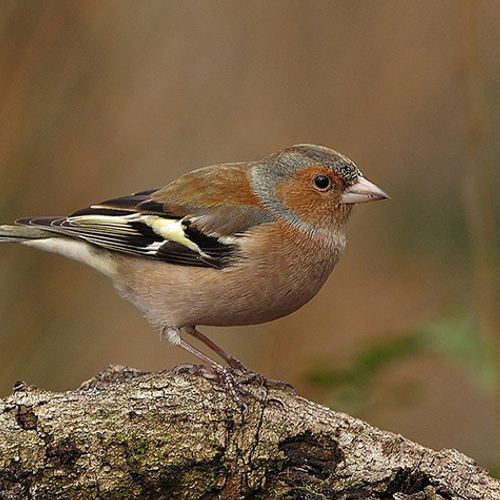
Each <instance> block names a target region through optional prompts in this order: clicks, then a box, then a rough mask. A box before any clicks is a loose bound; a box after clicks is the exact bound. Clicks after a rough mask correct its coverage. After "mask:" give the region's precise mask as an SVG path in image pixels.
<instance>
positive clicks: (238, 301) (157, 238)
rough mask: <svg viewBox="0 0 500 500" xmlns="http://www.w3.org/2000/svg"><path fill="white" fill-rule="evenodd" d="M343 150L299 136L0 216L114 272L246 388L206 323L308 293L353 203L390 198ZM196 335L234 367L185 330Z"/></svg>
mask: <svg viewBox="0 0 500 500" xmlns="http://www.w3.org/2000/svg"><path fill="white" fill-rule="evenodd" d="M387 197H388V196H387V194H386V193H385V192H384V191H382V190H381V189H380V188H378V187H377V186H375V184H373V183H371V182H370V181H368V180H367V179H366V178H365V177H364V176H363V174H362V173H361V172H360V171H359V170H358V168H357V167H356V165H355V164H354V163H353V162H352V161H351V160H350V159H349V158H347V157H345V156H343V155H341V154H340V153H337V152H335V151H333V150H331V149H328V148H326V147H322V146H315V145H309V144H300V145H296V146H293V147H291V148H288V149H284V150H281V151H278V152H277V153H274V154H271V155H270V156H268V157H266V158H264V159H262V160H259V161H254V162H249V163H228V164H222V165H213V166H208V167H204V168H200V169H198V170H194V171H192V172H189V173H187V174H185V175H183V176H181V177H180V178H178V179H177V180H175V181H173V182H171V183H170V184H168V185H167V186H165V187H163V188H157V189H149V190H147V191H140V192H137V193H134V194H131V195H128V196H123V197H120V198H114V199H111V200H107V201H104V202H102V203H98V204H96V205H91V206H90V207H88V208H84V209H82V210H79V211H77V212H75V213H73V214H72V215H70V216H68V217H29V218H23V219H19V220H17V221H16V225H3V226H0V241H10V242H18V243H21V244H23V245H27V246H30V247H34V248H38V249H40V250H46V251H48V252H53V253H56V254H60V255H63V256H65V257H69V258H70V259H74V260H76V261H78V262H81V263H83V264H86V265H88V266H90V267H92V268H94V269H95V270H97V271H99V272H101V273H103V274H105V275H107V276H108V277H109V278H111V280H112V281H113V283H114V284H115V286H116V288H117V289H118V291H119V293H120V294H121V295H122V296H123V297H125V298H126V299H128V300H130V301H131V302H132V303H133V304H135V305H136V306H137V307H138V308H139V309H141V310H142V311H143V312H144V314H145V316H146V317H147V319H148V320H149V321H150V322H151V323H152V324H153V325H154V326H156V327H158V328H159V329H160V330H161V332H162V333H163V334H164V335H165V336H166V337H167V338H168V340H169V341H170V342H171V343H172V344H174V345H179V346H181V347H183V348H184V349H186V350H187V351H189V352H191V353H192V354H194V355H195V356H197V357H198V358H199V359H201V360H202V361H203V362H204V363H206V364H207V365H208V367H209V369H211V371H212V372H213V373H215V374H217V376H219V377H221V378H223V379H224V381H225V383H226V384H227V386H228V387H229V388H230V390H231V392H232V394H233V396H234V397H235V398H236V399H238V396H237V394H236V392H240V393H249V392H250V391H248V390H247V389H245V388H243V387H242V384H240V382H239V379H238V376H237V375H239V376H240V378H247V379H248V377H243V375H247V374H248V373H253V372H250V371H249V370H248V369H247V368H246V367H245V366H244V365H243V363H241V362H240V361H239V360H237V359H236V358H234V357H233V356H231V355H230V354H228V353H226V352H225V351H224V350H223V349H221V348H220V347H219V346H217V345H216V344H215V343H213V342H212V341H211V340H210V339H208V338H207V337H205V336H204V335H203V334H202V333H201V332H200V331H199V330H198V329H197V326H198V325H213V326H232V325H250V324H257V323H262V322H266V321H271V320H274V319H277V318H280V317H282V316H286V315H287V314H290V313H292V312H293V311H296V310H297V309H299V308H300V307H301V306H303V305H304V304H305V303H306V302H308V301H309V300H310V299H311V298H312V297H314V295H316V293H317V292H318V291H319V289H320V288H321V287H322V285H323V284H324V283H325V281H326V279H327V278H328V276H329V275H330V273H331V272H332V270H333V268H334V266H335V264H336V263H337V261H338V260H339V258H340V256H341V254H342V252H343V251H344V248H345V245H346V235H345V226H346V222H347V219H348V218H349V215H350V213H351V211H352V207H353V206H354V205H355V204H356V203H363V202H368V201H372V200H380V199H384V198H387ZM182 332H185V333H186V334H190V335H192V336H194V337H196V338H198V339H199V340H201V341H202V342H204V343H205V344H206V345H207V346H208V347H209V348H210V349H212V350H213V351H214V352H215V353H217V354H218V355H219V356H220V357H221V358H222V359H224V360H225V361H226V362H227V364H228V365H229V367H230V369H228V368H226V367H224V366H222V365H221V364H220V363H218V362H216V361H215V360H214V359H212V358H211V357H209V356H207V355H206V354H204V353H203V352H202V351H200V350H198V349H197V348H195V347H194V346H193V345H191V344H190V343H188V342H187V341H186V340H185V339H183V338H182V336H181V333H182Z"/></svg>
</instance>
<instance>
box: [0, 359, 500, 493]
mask: <svg viewBox="0 0 500 500" xmlns="http://www.w3.org/2000/svg"><path fill="white" fill-rule="evenodd" d="M269 397H270V398H275V399H278V400H280V401H281V403H277V402H272V403H269V404H266V405H263V404H261V403H258V402H250V403H249V408H248V411H247V412H243V411H242V409H241V408H240V407H239V406H238V405H236V404H235V403H234V401H233V400H232V399H231V397H230V396H228V394H226V392H225V391H224V390H222V388H221V387H220V386H219V385H218V384H217V383H216V382H214V381H211V380H207V379H206V378H204V377H202V376H196V375H189V374H182V373H173V372H164V373H142V372H139V371H137V370H133V369H129V368H124V367H117V366H111V367H109V368H108V369H106V370H105V371H103V372H102V373H100V374H98V375H97V376H96V377H95V378H93V379H92V380H90V381H88V382H87V383H86V384H84V385H83V386H82V387H81V388H80V389H78V390H76V391H70V392H65V393H50V392H46V391H42V390H39V389H36V388H34V387H31V386H27V385H26V384H24V383H18V384H16V387H15V388H14V393H13V394H12V395H11V396H9V397H7V398H5V399H4V400H3V401H2V406H1V413H0V419H1V420H0V499H9V500H16V499H22V500H26V499H31V498H33V499H56V498H57V499H71V500H75V499H85V500H88V499H94V498H99V499H129V498H134V499H136V498H140V499H142V498H144V499H190V500H191V499H199V498H200V499H201V498H203V499H204V500H208V499H216V498H217V499H239V498H252V499H257V498H258V499H266V498H276V499H288V500H291V499H311V500H312V499H315V500H316V499H318V500H319V499H327V498H328V499H395V500H410V499H413V500H426V499H427V500H430V499H433V500H438V499H446V500H452V499H453V500H454V499H471V500H472V499H478V500H479V499H500V482H499V481H497V480H495V479H493V478H491V477H490V476H488V474H487V472H486V471H485V470H483V469H481V468H479V467H478V466H477V465H476V464H475V463H474V461H473V460H471V459H470V458H468V457H466V456H464V455H462V454H461V453H459V452H457V451H455V450H442V451H439V452H436V451H433V450H430V449H427V448H424V447H422V446H420V445H418V444H415V443H413V442H411V441H409V440H407V439H405V438H403V437H401V436H399V435H396V434H392V433H390V432H383V431H380V430H378V429H376V428H374V427H371V426H370V425H368V424H367V423H365V422H362V421H361V420H357V419H355V418H352V417H350V416H348V415H345V414H342V413H336V412H333V411H332V410H330V409H328V408H325V407H323V406H319V405H317V404H315V403H312V402H310V401H308V400H306V399H304V398H301V397H299V396H296V395H293V394H292V393H291V392H290V391H278V390H271V391H269Z"/></svg>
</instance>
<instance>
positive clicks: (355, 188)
mask: <svg viewBox="0 0 500 500" xmlns="http://www.w3.org/2000/svg"><path fill="white" fill-rule="evenodd" d="M387 198H389V195H388V194H387V193H386V192H385V191H382V189H380V188H379V187H378V186H375V184H373V182H370V181H369V180H368V179H365V178H364V177H361V176H359V177H358V180H357V181H356V182H355V183H354V184H353V185H352V186H349V187H348V188H347V189H346V190H345V192H344V193H343V194H342V195H341V196H340V203H366V202H367V201H375V200H386V199H387Z"/></svg>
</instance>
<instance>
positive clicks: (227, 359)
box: [185, 327, 254, 374]
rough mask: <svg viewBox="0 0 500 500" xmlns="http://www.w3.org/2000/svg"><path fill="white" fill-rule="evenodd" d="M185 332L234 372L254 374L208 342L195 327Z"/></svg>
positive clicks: (214, 344)
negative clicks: (216, 355) (217, 356)
mask: <svg viewBox="0 0 500 500" xmlns="http://www.w3.org/2000/svg"><path fill="white" fill-rule="evenodd" d="M185 330H186V332H187V333H189V334H190V335H192V336H193V337H194V338H195V339H198V340H199V341H200V342H203V343H204V344H205V345H206V346H207V347H208V348H209V349H211V350H212V351H214V352H215V353H216V354H218V355H219V356H220V357H221V358H222V359H223V360H224V361H225V362H226V363H227V364H228V365H229V366H230V367H231V368H233V369H234V370H238V371H240V372H242V373H245V374H249V373H254V372H253V371H252V370H250V369H249V368H247V367H246V366H245V364H244V363H243V362H242V361H240V360H239V359H238V358H235V357H234V356H233V355H232V354H229V353H228V352H227V351H225V350H224V349H222V347H220V346H218V345H217V344H216V343H215V342H213V341H212V340H210V339H209V338H208V337H207V336H206V335H203V333H201V332H200V331H199V330H197V329H196V327H191V328H185Z"/></svg>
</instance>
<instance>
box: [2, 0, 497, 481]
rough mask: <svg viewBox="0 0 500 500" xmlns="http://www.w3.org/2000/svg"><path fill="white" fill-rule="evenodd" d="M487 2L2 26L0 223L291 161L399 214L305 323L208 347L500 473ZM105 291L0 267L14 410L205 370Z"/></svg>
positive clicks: (361, 239)
mask: <svg viewBox="0 0 500 500" xmlns="http://www.w3.org/2000/svg"><path fill="white" fill-rule="evenodd" d="M498 26H500V4H499V3H498V1H496V0H490V1H486V0H484V1H472V0H461V1H458V0H457V1H455V0H453V1H452V0H448V1H444V0H443V1H441V2H435V1H433V0H422V1H420V2H414V1H410V0H378V1H376V2H366V1H361V0H350V1H347V0H346V1H319V0H315V1H308V0H274V1H272V2H269V1H267V0H253V1H252V2H248V1H243V0H213V1H202V0H184V1H183V2H176V1H173V0H171V1H166V0H149V1H148V2H131V1H122V0H121V1H118V0H116V1H114V0H103V1H100V2H88V1H72V2H60V1H50V0H46V1H44V2H38V1H35V0H30V1H25V0H8V1H3V2H1V3H0V176H1V177H0V179H1V181H0V222H3V223H7V222H12V220H14V219H15V218H17V217H21V216H29V215H66V214H68V213H71V212H73V211H75V210H76V209H78V208H81V207H83V206H86V205H89V204H91V203H95V202H99V201H101V200H103V199H108V198H111V197H114V196H119V195H122V194H126V193H129V192H132V191H138V190H143V189H147V188H151V187H157V186H162V185H164V184H166V183H167V182H169V181H171V180H173V179H174V178H176V177H177V176H179V175H181V174H182V173H185V172H187V171H189V170H192V169H194V168H197V167H201V166H203V165H208V164H213V163H222V162H232V161H244V160H254V159H258V158H260V157H262V156H265V155H267V154H269V153H271V152H274V151H276V150H278V149H281V148H284V147H287V146H290V145H292V144H295V143H299V142H311V143H316V144H322V145H326V146H329V147H332V148H334V149H338V150H339V151H341V152H342V153H344V154H346V155H348V156H349V157H351V158H352V159H353V160H354V161H356V163H357V164H358V166H359V167H360V169H361V170H362V171H363V172H364V173H365V175H366V176H367V177H368V178H369V179H370V180H372V181H373V182H375V183H376V184H377V185H379V186H380V187H382V188H383V189H385V190H387V191H388V192H389V193H390V194H391V196H392V200H391V201H386V202H380V203H374V204H368V205H365V206H360V207H358V208H357V210H356V211H355V213H354V215H353V216H352V218H351V221H350V224H349V230H348V237H349V246H348V250H347V252H346V253H345V255H344V257H343V258H342V260H341V262H340V264H339V265H338V266H337V268H336V269H335V271H334V273H333V275H332V277H331V278H330V280H329V281H328V283H327V284H326V286H325V287H324V289H323V290H322V291H321V293H320V294H319V295H318V296H317V297H316V298H315V299H314V300H313V301H312V302H311V303H310V304H308V305H307V306H305V307H304V308H303V309H302V310H300V311H299V312H297V313H295V314H293V315H292V316H290V317H287V318H284V319H282V320H279V321H276V322H273V323H269V324H265V325H257V326H252V327H241V328H228V329H213V328H210V329H205V330H204V331H205V332H207V333H209V334H210V336H211V337H212V338H213V339H214V340H215V341H216V342H218V343H220V344H221V345H223V346H225V347H226V348H227V349H228V350H229V351H230V352H232V353H233V354H234V355H236V356H237V357H239V358H241V359H242V360H244V362H245V363H246V364H247V365H248V366H250V367H252V368H253V369H255V370H257V371H260V372H262V373H264V374H265V375H267V376H269V377H271V378H279V379H282V380H286V381H288V382H291V383H292V384H294V385H295V387H296V388H297V390H298V392H299V393H300V394H303V395H304V396H307V397H309V398H312V399H315V400H316V401H319V402H322V403H325V404H329V405H330V406H332V407H333V408H334V409H337V410H345V411H349V412H351V413H352V414H354V415H355V416H359V417H362V418H364V419H366V420H368V421H369V422H370V423H372V424H374V425H377V426H379V427H382V428H384V429H389V430H392V431H395V432H401V433H402V434H404V435H406V436H407V437H409V438H412V439H414V440H416V441H418V442H420V443H421V444H424V445H426V446H430V447H433V448H437V449H438V448H441V447H453V448H457V449H459V450H460V451H462V452H464V453H466V454H469V455H471V456H473V457H474V458H475V459H476V460H477V461H478V462H479V463H480V464H481V465H484V466H488V467H490V468H491V469H492V470H493V471H496V472H497V473H498V471H499V470H500V451H499V450H500V448H499V445H500V389H499V378H498V366H499V364H500V361H499V359H500V354H499V353H500V348H499V343H500V327H499V325H500V294H499V274H498V260H499V251H498V240H499V232H500V229H499V225H500V224H499V222H498V220H499V216H500V202H499V199H498V196H497V193H498V192H499V188H500V175H499V173H498V164H499V160H500V140H499V139H500V30H499V29H498ZM193 361H194V360H193V359H188V357H187V354H186V353H185V352H181V350H180V349H175V348H173V347H172V346H170V345H169V344H168V343H167V342H166V341H162V342H161V343H159V340H158V335H157V332H155V331H154V330H153V329H152V328H151V327H150V326H149V324H148V323H147V322H146V321H145V320H144V318H142V317H141V313H140V312H139V311H138V310H136V309H135V308H134V307H133V306H132V305H130V304H128V303H126V302H124V301H122V300H121V299H120V298H119V297H118V295H117V294H115V293H114V291H113V288H112V286H111V284H110V283H109V282H108V281H107V280H106V278H104V277H102V276H99V275H97V274H95V273H93V272H92V271H91V270H88V269H86V268H85V267H83V266H80V265H78V264H75V263H73V262H70V261H67V260H64V259H62V258H60V257H57V256H53V255H48V254H43V253H38V252H36V251H33V250H30V249H28V248H24V247H19V246H14V245H2V246H1V247H0V366H1V370H0V393H1V395H2V396H3V395H6V394H8V393H9V392H10V391H11V388H12V386H13V384H14V382H15V381H16V380H19V379H22V380H24V381H26V382H28V383H31V384H35V385H37V386H39V387H43V388H45V389H51V390H69V389H72V388H76V387H77V386H78V385H79V384H80V383H81V382H83V381H84V380H85V379H88V378H90V377H91V376H92V375H94V374H95V373H96V372H98V371H99V370H101V369H102V368H104V367H105V366H106V365H107V364H109V363H117V364H124V365H128V366H133V367H136V368H140V369H143V370H162V369H167V368H171V367H173V366H175V365H176V364H179V363H182V362H193Z"/></svg>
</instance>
